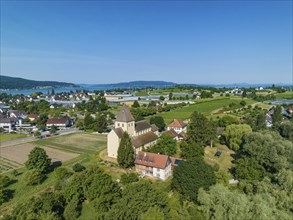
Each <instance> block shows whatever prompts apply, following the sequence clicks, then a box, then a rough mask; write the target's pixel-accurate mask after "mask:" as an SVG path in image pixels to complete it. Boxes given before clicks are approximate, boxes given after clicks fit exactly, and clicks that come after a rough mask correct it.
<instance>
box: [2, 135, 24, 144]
mask: <svg viewBox="0 0 293 220" xmlns="http://www.w3.org/2000/svg"><path fill="white" fill-rule="evenodd" d="M25 137H28V135H26V134H0V142H4V141H11V140H15V139H19V138H25Z"/></svg>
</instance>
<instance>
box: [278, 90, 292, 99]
mask: <svg viewBox="0 0 293 220" xmlns="http://www.w3.org/2000/svg"><path fill="white" fill-rule="evenodd" d="M275 96H276V98H277V99H293V92H291V91H286V92H284V93H277V94H276V95H275Z"/></svg>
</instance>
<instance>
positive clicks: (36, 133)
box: [34, 131, 42, 137]
mask: <svg viewBox="0 0 293 220" xmlns="http://www.w3.org/2000/svg"><path fill="white" fill-rule="evenodd" d="M41 135H42V134H41V132H39V131H35V133H34V136H35V137H38V136H41Z"/></svg>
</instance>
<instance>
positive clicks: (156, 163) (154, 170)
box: [134, 151, 172, 180]
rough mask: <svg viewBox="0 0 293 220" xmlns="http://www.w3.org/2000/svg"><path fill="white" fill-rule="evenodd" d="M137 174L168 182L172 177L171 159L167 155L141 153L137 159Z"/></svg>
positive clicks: (137, 155)
mask: <svg viewBox="0 0 293 220" xmlns="http://www.w3.org/2000/svg"><path fill="white" fill-rule="evenodd" d="M134 163H135V169H136V172H138V173H141V174H144V175H146V176H150V177H155V178H159V179H161V180H166V179H167V178H168V177H169V176H171V172H172V170H171V159H170V157H169V156H167V155H161V154H154V153H148V152H142V151H139V152H138V153H137V154H136V158H135V162H134Z"/></svg>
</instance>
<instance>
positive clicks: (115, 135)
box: [107, 105, 158, 158]
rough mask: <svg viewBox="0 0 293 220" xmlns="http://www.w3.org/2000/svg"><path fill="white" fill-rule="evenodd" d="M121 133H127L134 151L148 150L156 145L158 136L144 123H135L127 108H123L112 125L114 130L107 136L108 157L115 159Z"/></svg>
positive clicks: (142, 121) (144, 121)
mask: <svg viewBox="0 0 293 220" xmlns="http://www.w3.org/2000/svg"><path fill="white" fill-rule="evenodd" d="M123 132H127V133H128V134H129V136H130V138H131V143H132V145H133V147H134V149H135V151H136V153H137V152H138V151H141V150H142V149H143V148H144V149H146V148H149V147H151V146H153V145H154V144H156V142H157V139H158V135H157V134H156V132H154V131H152V126H151V125H150V124H149V123H148V122H147V121H146V120H141V121H138V122H135V120H134V118H133V116H132V114H131V113H130V111H129V109H128V107H127V106H125V105H124V106H123V107H122V108H121V109H120V111H119V113H118V115H117V118H116V121H115V123H114V129H112V130H111V132H110V133H109V134H108V136H107V151H108V156H109V157H113V158H117V151H118V147H119V144H120V140H121V137H122V134H123Z"/></svg>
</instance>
